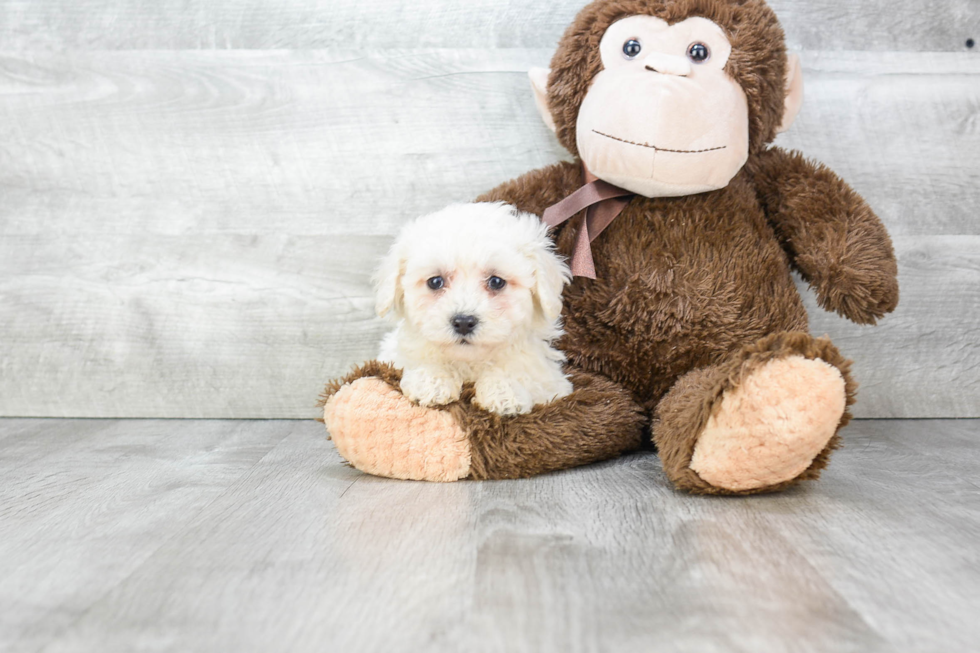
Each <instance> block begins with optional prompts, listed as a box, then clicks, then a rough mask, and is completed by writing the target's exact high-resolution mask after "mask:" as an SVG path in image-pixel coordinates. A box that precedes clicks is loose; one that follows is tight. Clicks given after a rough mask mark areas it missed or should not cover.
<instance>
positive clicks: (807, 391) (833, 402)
mask: <svg viewBox="0 0 980 653" xmlns="http://www.w3.org/2000/svg"><path fill="white" fill-rule="evenodd" d="M855 388H856V386H855V384H854V382H853V381H851V380H850V362H849V361H847V360H845V359H844V358H843V357H842V356H841V355H840V352H838V351H837V348H836V347H834V346H833V344H832V343H831V342H830V341H829V340H827V339H825V338H820V339H815V338H813V337H812V336H810V335H809V334H806V333H780V334H774V335H772V336H768V337H766V338H764V339H762V340H760V341H759V342H757V343H755V344H753V345H750V346H747V347H745V348H743V349H742V350H741V351H739V352H737V353H736V354H735V355H734V356H733V357H732V358H730V359H729V360H727V361H724V362H722V363H720V364H718V365H715V366H711V367H707V368H702V369H698V370H694V371H692V372H689V373H688V374H686V375H684V376H683V377H681V379H679V380H678V381H677V383H676V384H675V385H674V387H673V388H672V389H671V391H670V392H669V393H668V394H667V396H666V397H664V399H663V400H661V402H660V404H659V405H658V406H657V417H658V419H657V423H656V426H655V428H654V434H653V436H654V441H655V442H656V444H657V448H658V449H659V451H660V458H661V460H662V461H663V466H664V471H665V472H666V473H667V475H668V477H670V480H671V481H673V482H674V484H675V485H677V487H679V488H681V489H684V490H689V491H691V492H696V493H699V494H755V493H759V492H772V491H775V490H781V489H783V488H786V487H788V486H790V485H793V484H794V483H796V482H798V481H801V480H808V479H815V478H817V477H818V476H819V475H820V470H821V469H823V468H824V467H825V466H826V465H827V461H828V460H829V458H830V453H831V451H832V450H833V449H834V448H835V447H836V446H837V445H838V443H839V442H840V438H839V436H838V435H837V432H838V430H839V429H840V428H841V427H843V426H844V425H845V424H847V422H848V421H849V420H850V414H849V413H848V412H847V406H848V405H850V404H852V403H854V394H855Z"/></svg>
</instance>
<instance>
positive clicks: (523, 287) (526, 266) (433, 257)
mask: <svg viewBox="0 0 980 653" xmlns="http://www.w3.org/2000/svg"><path fill="white" fill-rule="evenodd" d="M570 278H571V275H570V273H569V271H568V266H567V265H565V263H563V262H562V261H561V259H559V258H558V256H557V255H556V254H555V253H554V248H553V245H552V242H551V240H550V239H549V238H548V236H547V227H546V226H545V225H544V224H542V223H541V221H540V220H539V219H538V218H537V217H536V216H533V215H531V214H529V213H519V212H518V211H517V210H516V209H515V208H514V207H512V206H509V205H507V204H503V203H496V204H489V203H481V204H454V205H452V206H449V207H447V208H445V209H443V210H442V211H439V212H437V213H433V214H431V215H426V216H423V217H421V218H418V219H417V220H415V221H413V222H411V223H409V224H407V225H406V226H405V227H404V228H403V229H402V231H401V233H400V234H399V235H398V238H397V239H396V240H395V243H394V245H392V247H391V251H390V252H388V256H387V257H386V258H385V260H384V261H383V263H382V264H381V268H380V269H379V270H378V273H377V275H376V276H375V286H376V289H377V310H378V314H379V315H382V316H384V315H386V314H389V313H393V314H394V315H395V316H396V317H397V318H398V327H397V328H396V330H395V331H394V332H392V333H390V334H388V335H387V336H386V337H385V339H384V342H383V343H382V345H381V353H380V355H379V357H378V358H379V359H380V360H382V361H385V362H389V363H392V364H394V365H395V366H396V367H399V368H401V369H402V370H404V374H403V376H402V382H401V387H402V392H403V393H404V394H405V396H406V397H408V398H409V399H411V400H413V401H417V402H418V403H420V404H422V405H423V406H432V405H443V404H448V403H450V402H452V401H455V400H456V399H458V398H459V396H460V390H461V389H462V386H463V383H466V382H473V383H474V386H475V390H476V397H475V399H474V401H475V402H476V403H477V404H478V405H479V406H481V407H483V408H485V409H486V410H489V411H491V412H494V413H497V414H500V415H516V414H520V413H527V412H530V410H531V407H532V406H534V405H535V404H543V403H547V402H549V401H552V400H554V399H557V398H560V397H564V396H565V395H567V394H569V393H570V392H571V391H572V384H571V383H570V382H569V381H568V379H567V377H566V376H565V374H564V373H563V372H562V362H563V361H564V360H565V356H564V354H563V353H562V352H560V351H558V350H557V349H555V348H554V347H553V346H552V342H553V341H554V340H555V339H556V338H558V336H560V335H561V325H560V321H559V317H560V315H561V308H562V301H561V292H562V288H563V287H564V285H565V284H566V283H568V282H569V280H570Z"/></svg>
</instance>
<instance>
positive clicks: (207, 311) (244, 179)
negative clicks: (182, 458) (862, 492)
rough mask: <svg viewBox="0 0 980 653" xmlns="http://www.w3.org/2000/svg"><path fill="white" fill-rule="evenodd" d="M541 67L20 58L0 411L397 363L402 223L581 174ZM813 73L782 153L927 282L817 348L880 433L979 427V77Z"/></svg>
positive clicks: (300, 384) (892, 57) (1, 229)
mask: <svg viewBox="0 0 980 653" xmlns="http://www.w3.org/2000/svg"><path fill="white" fill-rule="evenodd" d="M542 61H546V53H545V51H543V50H520V49H512V50H506V51H499V52H490V53H488V52H481V51H455V50H417V51H401V52H397V53H396V52H388V53H385V54H379V55H371V56H369V57H358V56H356V55H354V54H352V53H350V52H335V51H322V52H309V53H299V52H271V53H262V52H169V53H168V52H113V53H84V52H83V53H74V54H72V55H71V56H64V55H57V54H52V55H40V54H38V55H31V56H24V55H12V54H9V53H8V54H4V55H2V56H0V187H2V188H3V194H4V202H3V203H2V205H0V299H2V301H0V372H2V379H0V414H2V415H49V416H87V417H106V416H154V417H308V416H311V415H312V414H313V412H314V411H313V404H314V403H315V397H316V393H317V392H318V389H319V388H320V387H321V386H322V383H323V382H324V381H325V380H326V379H327V378H330V377H333V376H336V375H339V374H342V373H343V372H344V371H345V370H346V369H347V368H348V366H349V365H351V364H353V363H356V362H359V361H361V360H364V359H366V358H369V357H371V356H372V355H373V354H374V352H375V350H376V345H377V341H378V339H379V337H380V335H381V333H382V332H383V330H384V328H385V327H384V325H383V324H381V323H380V322H378V321H376V320H375V319H374V318H373V317H372V316H371V303H372V302H371V299H370V290H369V286H368V275H369V273H370V270H371V268H372V267H373V266H374V262H375V261H376V260H377V259H378V258H379V256H380V255H381V253H382V252H383V251H384V249H385V248H386V247H387V244H388V242H390V238H391V237H392V235H393V234H394V233H395V232H396V231H397V229H398V227H399V226H400V225H401V224H402V223H403V222H404V221H405V220H407V219H409V218H411V217H413V216H414V215H417V214H420V213H423V212H425V211H429V210H433V209H435V208H438V207H440V206H443V205H445V204H446V203H448V202H451V201H459V200H466V199H468V198H471V197H473V196H474V195H476V194H477V193H479V192H481V191H483V190H485V189H487V188H489V187H491V186H493V185H495V184H497V183H499V182H500V181H503V180H506V179H508V178H511V177H514V176H516V175H518V174H520V173H521V172H524V171H526V170H528V169H531V168H534V167H539V166H542V165H546V164H547V163H550V162H553V161H555V160H557V159H559V158H561V157H562V156H566V154H564V153H563V151H562V150H561V148H560V146H559V145H558V144H557V143H556V141H555V140H554V138H553V137H552V136H551V135H550V134H548V133H547V130H546V129H545V128H544V127H543V126H542V125H541V124H540V121H539V119H538V118H537V116H536V114H535V111H534V109H533V106H532V102H531V98H530V97H529V94H528V92H527V83H526V77H525V75H524V71H525V70H526V68H527V67H529V66H530V65H533V64H535V63H541V62H542ZM805 62H806V66H807V68H806V73H807V75H808V80H809V82H808V87H807V93H808V96H809V97H808V101H807V104H806V105H805V108H804V111H803V114H802V115H801V117H800V121H799V123H798V124H797V125H796V126H795V127H794V128H793V130H791V131H790V132H789V133H788V134H785V135H784V136H783V137H781V140H780V142H781V143H782V144H784V145H786V146H789V147H800V148H801V149H803V150H804V151H805V152H806V153H807V154H810V155H813V156H815V157H817V158H819V159H822V160H824V161H826V162H827V163H828V164H830V165H831V166H832V167H834V168H835V169H837V170H838V171H839V172H840V173H841V174H842V175H843V176H844V177H845V178H847V179H848V180H849V181H851V182H852V183H853V184H854V186H855V187H856V188H857V189H858V190H859V191H860V192H862V193H864V194H865V195H866V196H867V197H868V198H869V201H870V202H871V204H872V206H874V207H875V208H876V209H877V210H878V211H879V213H880V214H881V215H882V217H883V219H884V220H885V222H886V224H888V226H889V228H890V229H891V231H892V232H893V234H895V235H896V237H897V238H896V241H897V243H898V247H899V251H900V254H901V257H902V262H901V266H902V282H903V301H902V306H901V308H900V312H899V314H898V315H896V316H894V317H891V318H888V319H886V321H885V322H884V325H883V326H882V328H880V329H877V330H868V329H861V328H857V327H854V326H852V325H848V324H846V323H843V322H838V321H837V320H836V318H834V317H832V316H826V315H824V314H823V313H822V312H821V311H818V310H816V309H813V302H812V299H811V300H810V306H811V309H813V316H814V321H813V324H814V330H815V331H816V332H818V333H823V332H829V333H830V334H831V335H832V336H833V337H834V338H835V340H836V341H837V342H838V343H839V344H840V346H841V348H842V349H843V350H844V351H845V353H847V354H848V355H851V356H853V357H854V358H855V359H856V360H857V373H858V376H859V378H860V379H861V380H862V381H863V389H862V394H861V403H860V404H859V406H858V409H857V412H858V414H859V415H862V416H866V417H872V416H877V417H889V416H891V417H911V416H916V417H929V416H931V417H941V416H946V417H971V416H980V399H978V398H977V397H978V396H980V394H978V393H977V392H976V389H977V384H978V377H980V373H978V370H977V363H978V360H980V358H978V352H977V346H976V344H975V342H976V338H975V337H974V335H975V334H974V332H975V329H974V327H973V325H975V324H976V323H977V318H978V317H980V316H978V314H977V311H978V310H980V309H978V308H977V307H978V304H980V302H978V298H977V296H976V290H975V288H977V251H978V250H980V246H978V244H977V236H978V234H980V226H978V223H977V221H976V220H975V216H976V215H977V212H978V211H980V196H978V194H977V193H976V192H975V189H976V188H977V186H978V183H980V147H978V145H980V129H978V127H977V122H976V120H974V118H975V116H974V114H975V111H974V107H975V106H977V104H978V103H980V81H978V80H980V59H978V58H976V57H971V56H969V55H965V54H941V53H925V54H922V55H914V54H908V53H906V54H900V53H886V54H874V53H851V52H848V53H820V54H817V55H815V56H812V57H809V58H807V59H806V60H805ZM936 71H943V72H940V73H938V74H937V73H936ZM896 351H901V352H902V356H901V357H900V358H899V357H896V356H895V352H896Z"/></svg>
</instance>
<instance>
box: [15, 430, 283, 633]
mask: <svg viewBox="0 0 980 653" xmlns="http://www.w3.org/2000/svg"><path fill="white" fill-rule="evenodd" d="M299 426H300V425H298V424H296V423H292V422H248V423H243V422H237V423H232V422H195V423H189V422H114V421H90V420H84V421H83V420H78V421H72V422H66V421H60V422H59V421H14V422H11V421H0V478H2V479H3V482H2V484H0V560H2V561H3V562H2V563H0V565H2V573H0V576H2V577H3V579H4V580H3V583H0V649H2V650H4V651H36V650H39V649H40V648H41V647H42V646H43V645H44V644H46V643H47V642H48V641H49V640H50V639H51V638H52V636H54V635H57V634H58V633H60V632H62V631H64V630H65V629H67V628H69V627H70V626H71V624H72V623H74V622H75V621H76V620H78V619H79V618H80V617H82V616H83V615H84V614H85V613H86V612H87V611H88V610H89V609H90V608H91V606H92V603H93V601H95V600H97V599H98V598H99V597H101V596H102V595H104V594H105V593H106V592H108V591H109V590H110V589H111V588H112V587H115V586H116V585H118V584H119V583H120V582H122V581H123V580H124V579H125V578H127V577H128V576H129V575H130V574H132V573H133V572H134V571H135V570H136V569H138V568H139V567H140V565H142V564H143V563H144V562H145V561H146V559H147V558H149V557H150V556H151V555H152V554H153V552H154V551H156V550H158V549H159V548H160V547H161V546H164V545H165V543H166V542H167V541H168V540H169V539H171V538H172V537H174V536H175V535H176V534H177V533H180V532H181V531H182V530H183V529H184V527H185V526H186V524H188V523H189V522H191V521H192V520H193V518H194V516H195V515H196V514H197V513H198V512H199V511H200V510H202V509H203V508H204V507H206V506H207V505H208V504H210V503H211V502H212V501H213V500H215V499H216V498H217V497H219V496H220V495H221V493H222V492H224V491H225V489H226V488H227V487H228V486H229V485H231V484H232V483H233V482H234V481H235V480H236V479H238V478H239V477H240V476H242V475H243V474H245V473H246V472H247V471H248V470H249V469H250V468H251V467H252V466H253V465H255V463H257V462H258V461H259V460H260V459H261V458H262V457H263V456H264V455H266V454H267V453H268V452H269V451H270V450H271V449H273V448H274V447H275V446H276V444H277V443H278V442H279V441H281V440H282V439H283V438H285V437H286V436H287V435H289V433H290V432H291V431H293V430H296V428H298V427H299Z"/></svg>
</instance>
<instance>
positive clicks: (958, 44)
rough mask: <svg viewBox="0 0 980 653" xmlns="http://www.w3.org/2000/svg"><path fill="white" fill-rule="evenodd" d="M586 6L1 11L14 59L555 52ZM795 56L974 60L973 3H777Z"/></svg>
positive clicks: (244, 4)
mask: <svg viewBox="0 0 980 653" xmlns="http://www.w3.org/2000/svg"><path fill="white" fill-rule="evenodd" d="M585 4H586V3H585V1H584V0H562V1H559V2H548V3H527V2H522V1H521V0H429V1H427V2H426V3H425V6H424V9H423V8H421V7H420V6H419V5H418V4H416V3H408V2H405V0H375V1H374V2H371V3H364V2H356V1H355V0H278V1H277V2H269V1H268V0H239V1H238V2H231V1H227V0H226V1H224V2H207V1H205V0H191V1H184V0H158V1H157V2H139V3H127V2H120V1H119V0H72V1H70V0H57V1H54V2H23V1H21V0H3V1H2V2H0V40H2V42H3V43H4V44H5V45H4V47H5V49H7V50H21V51H23V50H39V49H44V50H79V49H93V50H132V49H154V50H172V49H256V50H262V49H301V48H329V47H338V46H341V47H346V46H349V45H354V46H355V47H359V48H364V49H383V48H392V47H415V46H418V45H423V46H429V47H448V48H458V47H474V48H513V47H542V46H543V47H549V48H551V47H553V45H554V44H555V43H557V41H558V39H559V38H560V36H561V34H562V32H563V31H564V29H565V28H566V27H567V26H568V24H569V23H570V22H571V20H572V19H573V17H574V16H575V14H576V13H577V12H578V10H579V9H580V8H581V7H582V6H584V5H585ZM770 5H771V6H772V7H773V9H774V10H775V11H776V12H777V14H778V15H779V17H780V20H781V22H782V24H783V26H784V28H785V30H786V33H787V39H788V42H789V43H790V45H791V46H792V47H794V48H798V49H809V50H815V49H824V50H913V51H959V50H965V49H966V46H965V42H966V40H967V39H968V38H970V37H974V38H976V37H977V36H978V34H980V31H978V27H980V8H978V6H977V4H976V3H975V2H972V1H971V0H944V1H943V2H936V3H931V4H930V5H928V7H929V10H928V11H923V10H922V9H921V7H920V6H919V5H916V4H914V3H894V2H887V1H886V0H866V1H865V2H860V3H856V2H852V3H841V2H839V1H838V0H771V1H770Z"/></svg>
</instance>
